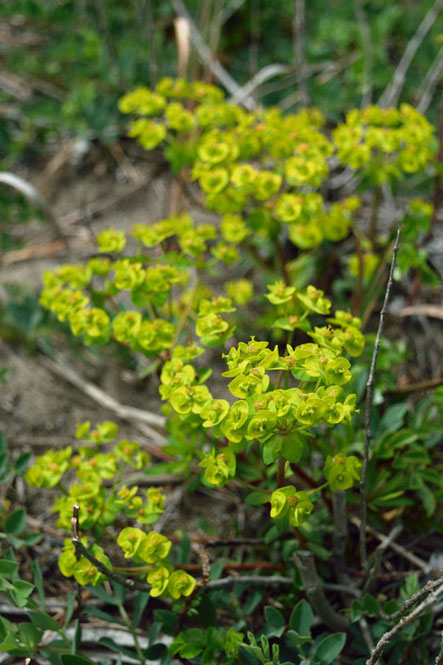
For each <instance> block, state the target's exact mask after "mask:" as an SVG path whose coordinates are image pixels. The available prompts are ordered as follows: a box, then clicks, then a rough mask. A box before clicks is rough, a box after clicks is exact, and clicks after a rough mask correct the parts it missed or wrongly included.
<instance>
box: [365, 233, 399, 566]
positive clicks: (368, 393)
mask: <svg viewBox="0 0 443 665" xmlns="http://www.w3.org/2000/svg"><path fill="white" fill-rule="evenodd" d="M399 241H400V229H398V231H397V236H396V239H395V245H394V251H393V254H392V262H391V269H390V271H389V279H388V284H387V287H386V293H385V299H384V302H383V307H382V310H381V312H380V320H379V324H378V330H377V336H376V338H375V344H374V352H373V354H372V361H371V368H370V370H369V377H368V381H367V384H366V410H365V425H364V433H365V447H364V457H363V468H362V474H361V481H360V516H361V524H360V560H361V565H362V567H363V570H366V568H367V551H366V521H367V506H366V492H367V482H368V481H367V478H368V466H369V449H370V444H371V437H372V435H371V420H370V418H371V406H372V393H373V389H374V375H375V366H376V364H377V357H378V352H379V350H380V344H381V338H382V335H383V328H384V323H385V314H386V310H387V307H388V302H389V296H390V294H391V288H392V284H393V281H394V268H395V261H396V259H397V252H398V247H399Z"/></svg>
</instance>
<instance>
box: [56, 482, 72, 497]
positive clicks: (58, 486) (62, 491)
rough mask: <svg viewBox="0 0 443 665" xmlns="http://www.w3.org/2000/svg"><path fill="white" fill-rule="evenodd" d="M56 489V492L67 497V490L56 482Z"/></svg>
mask: <svg viewBox="0 0 443 665" xmlns="http://www.w3.org/2000/svg"><path fill="white" fill-rule="evenodd" d="M56 488H57V489H58V490H60V492H61V493H62V494H63V495H64V496H69V492H68V490H67V489H65V488H64V487H63V485H62V484H61V482H60V481H58V483H57V485H56Z"/></svg>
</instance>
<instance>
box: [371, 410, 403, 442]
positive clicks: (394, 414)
mask: <svg viewBox="0 0 443 665" xmlns="http://www.w3.org/2000/svg"><path fill="white" fill-rule="evenodd" d="M408 408H409V407H408V404H407V403H406V402H400V403H399V404H393V405H392V406H390V407H389V408H388V409H386V411H385V413H384V415H383V418H382V419H381V420H380V422H379V423H378V427H377V438H379V437H381V436H382V435H383V434H386V433H387V432H396V431H397V430H399V429H400V428H401V426H402V424H403V420H404V417H405V415H406V413H407V411H408Z"/></svg>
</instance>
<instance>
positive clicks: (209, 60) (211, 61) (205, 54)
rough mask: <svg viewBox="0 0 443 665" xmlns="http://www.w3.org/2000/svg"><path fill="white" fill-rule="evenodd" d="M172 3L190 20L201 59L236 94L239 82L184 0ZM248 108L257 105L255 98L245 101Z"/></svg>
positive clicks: (178, 12)
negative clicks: (216, 53) (214, 50)
mask: <svg viewBox="0 0 443 665" xmlns="http://www.w3.org/2000/svg"><path fill="white" fill-rule="evenodd" d="M171 1H172V5H173V7H174V9H175V11H176V12H177V15H178V16H181V17H183V18H186V19H187V20H188V21H189V28H190V32H191V41H192V43H193V45H194V47H195V50H196V51H197V53H198V55H199V57H200V60H201V61H202V62H203V63H204V64H205V65H206V66H207V67H208V68H209V69H210V70H211V72H212V73H213V75H214V76H215V78H216V79H218V80H219V81H220V83H221V84H222V85H224V87H225V88H226V90H228V92H229V93H230V94H231V95H235V93H237V92H238V91H239V90H240V86H239V85H238V83H237V82H236V81H235V80H234V79H233V78H232V76H231V75H230V74H229V72H227V71H226V69H225V68H224V67H223V66H222V65H221V64H220V62H219V61H218V60H216V59H215V58H214V56H213V54H212V53H211V50H210V48H209V47H208V46H207V44H206V43H205V41H204V39H203V37H202V35H201V34H200V31H199V30H198V28H197V26H196V25H195V23H194V21H193V20H192V18H191V15H190V14H189V12H188V10H187V8H186V6H185V4H184V2H183V1H182V0H171ZM243 104H244V106H245V107H246V108H247V109H248V110H250V111H251V110H253V109H254V108H255V106H256V104H255V102H254V100H253V99H251V98H250V97H248V98H247V99H245V100H244V102H243Z"/></svg>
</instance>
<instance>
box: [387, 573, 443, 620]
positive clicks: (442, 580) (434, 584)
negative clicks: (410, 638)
mask: <svg viewBox="0 0 443 665" xmlns="http://www.w3.org/2000/svg"><path fill="white" fill-rule="evenodd" d="M441 584H443V577H439V578H438V579H437V580H429V582H427V583H426V584H425V585H424V587H422V588H421V589H419V590H418V591H417V592H416V593H414V594H412V596H411V597H410V598H408V599H407V600H405V602H404V603H403V604H402V606H401V607H399V609H398V610H397V611H396V612H393V613H392V614H386V613H385V612H380V616H381V618H382V619H384V620H385V621H396V620H397V619H399V618H400V617H401V616H402V615H403V614H404V613H405V612H407V611H408V610H410V609H411V607H413V606H414V605H415V603H418V601H419V600H421V599H422V598H424V597H425V596H427V595H428V593H431V592H432V591H435V589H438V587H439V586H440V585H441Z"/></svg>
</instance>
